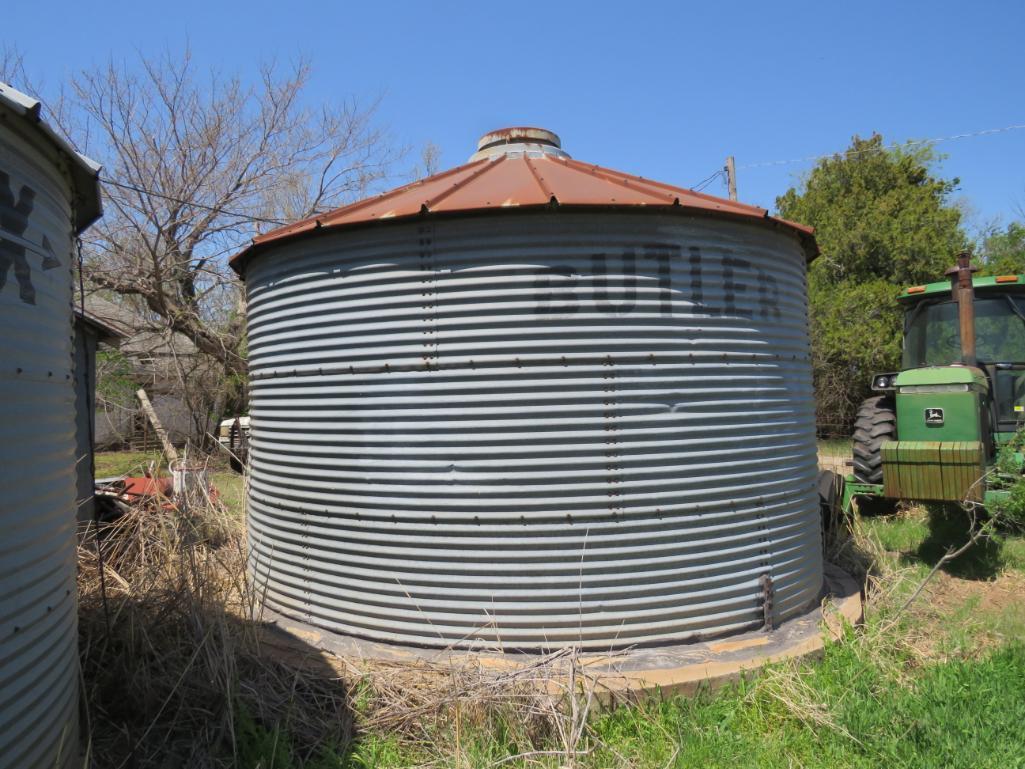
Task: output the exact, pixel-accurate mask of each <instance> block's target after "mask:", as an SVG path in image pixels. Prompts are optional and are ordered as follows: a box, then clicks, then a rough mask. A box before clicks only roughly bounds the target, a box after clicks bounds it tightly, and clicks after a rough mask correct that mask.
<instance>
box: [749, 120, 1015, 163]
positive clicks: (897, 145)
mask: <svg viewBox="0 0 1025 769" xmlns="http://www.w3.org/2000/svg"><path fill="white" fill-rule="evenodd" d="M1023 128H1025V123H1016V124H1015V125H1009V126H1003V127H1002V128H985V129H983V130H981V131H971V132H969V133H962V134H953V135H951V136H938V137H936V138H933V139H917V140H915V141H907V142H903V143H894V144H891V145H889V146H888V147H886V149H901V148H903V147H918V146H921V145H923V144H938V143H939V142H949V141H954V140H955V139H970V138H972V137H975V136H990V135H992V134H999V133H1006V132H1008V131H1019V130H1021V129H1023ZM878 151H879V148H873V149H869V150H851V151H847V152H842V153H841V152H831V153H829V154H827V155H809V156H808V157H803V158H789V159H787V160H764V161H760V162H757V163H745V164H744V165H740V166H737V169H738V170H741V169H743V170H746V169H749V168H765V167H767V166H784V165H790V164H792V163H810V162H812V161H816V160H826V159H828V158H832V157H835V156H837V155H840V156H843V157H846V156H850V155H862V154H865V153H869V152H878Z"/></svg>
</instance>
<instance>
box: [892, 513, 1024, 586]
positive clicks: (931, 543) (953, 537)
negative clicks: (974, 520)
mask: <svg viewBox="0 0 1025 769" xmlns="http://www.w3.org/2000/svg"><path fill="white" fill-rule="evenodd" d="M926 509H927V510H928V531H929V533H928V535H927V536H926V538H925V539H924V540H922V542H921V543H920V544H919V545H918V547H917V548H916V549H915V550H914V551H912V552H908V553H904V554H902V556H901V560H902V561H903V562H905V563H913V562H921V563H926V564H928V565H929V566H935V565H936V564H937V563H939V562H940V560H941V559H942V558H943V557H944V556H945V555H946V554H947V553H948V552H952V551H955V550H957V549H958V548H960V547H961V546H963V545H964V544H965V543H966V542H968V540H969V537H970V536H971V530H972V529H971V520H970V518H969V516H968V513H966V512H965V511H964V510H963V509H962V508H961V507H960V506H959V505H942V504H931V505H928V506H927V508H926ZM1003 566H1004V558H1003V553H1002V542H1001V540H1000V538H999V537H985V538H982V539H980V540H979V541H978V542H976V543H975V544H974V545H973V546H972V547H970V548H969V549H968V550H966V551H965V552H964V553H962V554H961V555H960V556H958V557H957V558H955V559H954V560H952V561H949V562H948V563H946V564H944V566H943V571H944V572H946V573H947V574H949V575H951V576H952V577H959V578H960V579H971V580H991V579H994V578H995V577H996V576H997V575H998V574H999V573H1000V571H1001V570H1002V568H1003Z"/></svg>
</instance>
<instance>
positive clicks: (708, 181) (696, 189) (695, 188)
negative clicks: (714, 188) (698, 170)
mask: <svg viewBox="0 0 1025 769" xmlns="http://www.w3.org/2000/svg"><path fill="white" fill-rule="evenodd" d="M723 173H724V171H723V169H721V168H720V169H719V170H718V171H716V172H715V173H714V174H712V175H711V176H709V177H708V178H706V179H702V180H701V181H700V182H698V183H697V184H694V185H692V186H691V188H690V189H691V191H692V192H701V190H703V189H705V187H707V186H708V185H709V184H711V183H712V182H714V181H715V180H716V178H717V177H719V176H722V175H723Z"/></svg>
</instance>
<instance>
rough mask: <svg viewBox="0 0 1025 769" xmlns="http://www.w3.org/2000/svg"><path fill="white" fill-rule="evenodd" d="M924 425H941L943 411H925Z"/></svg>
mask: <svg viewBox="0 0 1025 769" xmlns="http://www.w3.org/2000/svg"><path fill="white" fill-rule="evenodd" d="M925 423H926V424H927V425H941V424H943V409H926V410H925Z"/></svg>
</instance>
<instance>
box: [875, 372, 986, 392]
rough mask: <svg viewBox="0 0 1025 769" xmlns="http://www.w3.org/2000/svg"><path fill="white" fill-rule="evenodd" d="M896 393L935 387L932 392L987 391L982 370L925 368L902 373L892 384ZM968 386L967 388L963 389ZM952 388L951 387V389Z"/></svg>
mask: <svg viewBox="0 0 1025 769" xmlns="http://www.w3.org/2000/svg"><path fill="white" fill-rule="evenodd" d="M894 384H895V385H896V387H897V392H898V393H900V392H902V391H905V390H904V388H906V387H907V388H913V389H911V390H909V392H916V391H917V392H928V391H926V390H921V389H919V388H923V387H935V388H939V389H935V390H932V391H933V392H955V391H958V390H960V391H965V390H976V389H977V390H982V391H985V390H986V389H988V384H987V379H986V375H985V374H984V373H983V371H982V369H978V368H975V367H974V366H925V367H923V368H912V369H908V370H907V371H902V372H900V373H899V374H898V375H897V381H896V382H895V383H894ZM963 385H968V387H963ZM951 386H952V387H951Z"/></svg>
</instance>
